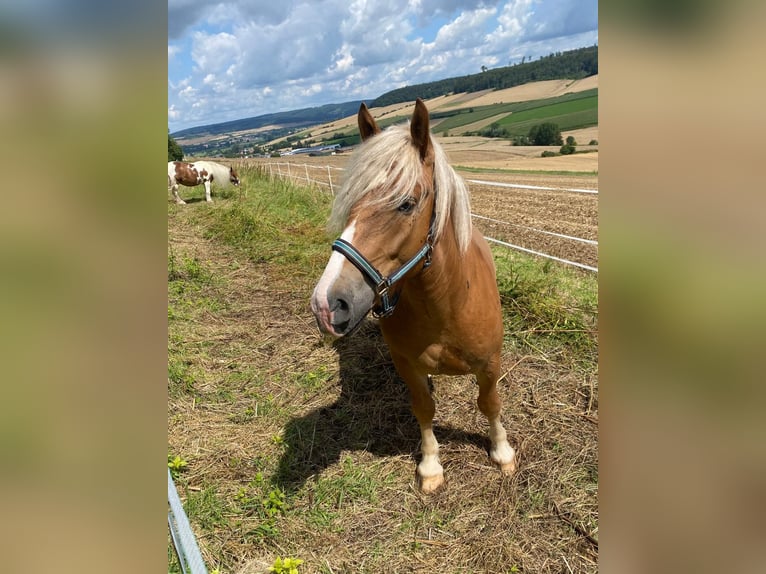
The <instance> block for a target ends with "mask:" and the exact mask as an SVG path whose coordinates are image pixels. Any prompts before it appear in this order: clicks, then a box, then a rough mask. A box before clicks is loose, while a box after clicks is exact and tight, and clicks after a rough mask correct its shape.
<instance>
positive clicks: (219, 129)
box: [172, 100, 362, 138]
mask: <svg viewBox="0 0 766 574" xmlns="http://www.w3.org/2000/svg"><path fill="white" fill-rule="evenodd" d="M361 103H362V102H361V100H356V101H353V102H343V103H341V104H326V105H324V106H318V107H314V108H302V109H300V110H292V111H289V112H276V113H273V114H264V115H262V116H255V117H252V118H244V119H241V120H232V121H230V122H224V123H220V124H210V125H206V126H199V127H194V128H187V129H185V130H179V131H177V132H173V134H172V135H173V136H174V137H187V138H189V137H195V136H203V135H214V134H223V133H230V132H237V131H245V130H253V129H257V128H262V127H264V126H268V125H270V124H278V125H282V126H290V127H293V128H300V127H304V126H310V125H315V124H323V123H328V122H334V121H335V120H339V119H341V118H345V117H348V116H350V115H353V114H355V113H356V112H358V111H359V104H361Z"/></svg>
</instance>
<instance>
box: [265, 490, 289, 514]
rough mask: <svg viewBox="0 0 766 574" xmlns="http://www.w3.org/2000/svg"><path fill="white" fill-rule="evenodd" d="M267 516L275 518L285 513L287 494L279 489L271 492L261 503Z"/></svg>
mask: <svg viewBox="0 0 766 574" xmlns="http://www.w3.org/2000/svg"><path fill="white" fill-rule="evenodd" d="M261 504H262V505H263V510H264V512H265V513H266V516H268V517H269V518H273V517H274V516H277V515H278V514H283V513H284V511H285V493H284V492H282V490H281V489H280V488H279V487H276V488H274V489H273V490H271V491H269V494H268V495H267V496H266V497H265V498H264V499H263V500H262V501H261Z"/></svg>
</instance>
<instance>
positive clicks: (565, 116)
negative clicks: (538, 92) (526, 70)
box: [432, 88, 598, 134]
mask: <svg viewBox="0 0 766 574" xmlns="http://www.w3.org/2000/svg"><path fill="white" fill-rule="evenodd" d="M503 113H505V114H509V115H508V116H506V117H505V118H503V119H502V120H500V122H499V123H500V124H501V125H502V126H504V127H506V128H508V129H509V131H510V130H513V131H514V133H515V130H516V129H517V128H518V127H519V125H521V124H524V125H528V124H527V123H524V122H531V125H534V124H535V123H540V122H543V121H553V122H555V123H558V124H559V127H560V128H561V129H562V130H565V129H577V128H581V127H588V126H592V125H597V124H598V89H597V88H594V89H592V90H586V91H583V92H577V93H573V94H565V95H563V96H558V97H555V98H545V99H542V100H531V101H526V102H514V103H507V104H493V105H491V106H481V107H477V108H470V107H469V108H461V109H459V110H454V112H453V113H449V114H440V113H438V112H437V113H434V114H432V118H433V119H434V128H433V129H434V132H437V133H439V132H443V131H453V132H459V131H460V128H461V127H463V126H466V125H469V124H472V123H475V122H479V121H481V120H486V119H489V118H491V117H494V116H497V115H499V114H503ZM445 116H446V117H445ZM440 117H445V119H443V120H439V118H440ZM516 118H518V119H516ZM565 126H566V127H565ZM530 127H531V126H530ZM528 132H529V127H527V128H526V131H524V132H523V133H524V134H527V133H528ZM519 133H521V132H519Z"/></svg>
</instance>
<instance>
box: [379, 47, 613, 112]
mask: <svg viewBox="0 0 766 574" xmlns="http://www.w3.org/2000/svg"><path fill="white" fill-rule="evenodd" d="M481 69H482V71H481V72H480V73H477V74H471V75H468V76H460V77H455V78H447V79H445V80H438V81H435V82H428V83H425V84H416V85H414V86H404V87H403V88H398V89H396V90H392V91H390V92H386V93H385V94H383V95H382V96H379V97H378V98H376V99H375V100H373V101H372V103H371V104H370V107H378V106H389V105H391V104H398V103H401V102H409V101H412V100H414V99H415V98H423V99H428V98H435V97H438V96H445V95H447V94H450V93H455V94H458V93H461V92H478V91H481V90H489V89H493V90H502V89H505V88H512V87H514V86H520V85H522V84H526V83H528V82H539V81H542V80H558V79H565V78H567V79H574V80H576V79H580V78H586V77H588V76H593V75H595V74H598V45H596V46H589V47H587V48H577V49H575V50H568V51H566V52H556V53H552V54H550V55H548V56H542V57H541V58H540V59H539V60H535V61H530V62H526V63H523V64H516V65H514V66H505V67H502V68H493V69H489V68H487V67H486V66H482V67H481Z"/></svg>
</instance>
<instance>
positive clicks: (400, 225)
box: [311, 99, 516, 493]
mask: <svg viewBox="0 0 766 574" xmlns="http://www.w3.org/2000/svg"><path fill="white" fill-rule="evenodd" d="M357 119H358V124H359V132H360V134H361V137H362V144H361V146H360V147H359V148H358V150H357V151H356V152H355V154H354V155H353V156H352V158H351V159H350V160H349V166H348V168H347V175H346V179H345V181H344V183H343V186H342V188H341V190H340V191H339V192H338V194H337V195H336V197H335V201H334V203H333V207H332V212H331V214H330V221H329V224H328V228H329V229H330V230H332V231H334V232H336V233H337V232H340V231H341V229H342V233H341V235H340V238H339V239H337V240H336V241H335V242H334V243H333V245H332V250H333V253H332V255H331V256H330V260H329V262H328V263H327V267H326V268H325V270H324V273H323V274H322V277H321V278H320V279H319V282H318V283H317V285H316V288H315V289H314V293H313V295H312V297H311V308H312V311H313V312H314V315H315V317H316V320H317V324H318V326H319V329H320V330H321V331H322V332H323V333H325V334H326V335H330V336H332V337H341V336H344V335H348V334H349V333H351V332H352V331H354V330H355V328H356V327H358V326H359V325H360V324H361V322H362V320H363V319H364V318H365V316H366V315H367V313H368V311H370V310H372V312H373V315H374V316H376V317H377V318H379V320H380V329H381V332H382V334H383V338H384V340H385V341H386V344H387V345H388V348H389V350H390V352H391V358H392V360H393V362H394V366H395V367H396V370H397V372H398V373H399V375H400V376H401V378H402V379H403V380H404V382H405V383H406V384H407V387H408V388H409V392H410V399H411V404H412V410H413V412H414V414H415V417H416V418H417V420H418V423H419V425H420V433H421V451H422V460H421V462H420V463H419V464H418V466H417V475H418V478H419V483H420V488H421V490H422V491H423V492H426V493H427V492H432V491H434V490H436V489H437V488H439V487H440V486H441V485H442V484H443V482H444V472H443V469H442V466H441V464H440V463H439V444H438V442H437V441H436V437H435V436H434V433H433V417H434V412H435V405H434V401H433V399H432V397H431V394H430V392H429V377H430V375H431V374H445V375H462V374H468V373H473V374H474V375H475V376H476V379H477V381H478V386H479V396H478V400H477V403H478V407H479V410H480V411H481V412H482V413H483V414H484V415H485V416H486V417H487V419H488V421H489V438H490V441H491V443H492V444H491V448H490V452H489V454H490V458H491V459H492V460H493V461H494V462H495V463H496V464H497V465H498V466H499V467H500V469H501V470H502V471H503V472H504V473H506V474H511V473H512V472H513V471H514V470H515V467H516V462H515V452H514V450H513V448H512V447H511V445H510V444H509V443H508V439H507V435H506V431H505V428H503V425H502V423H501V421H500V412H501V409H502V404H501V401H500V397H499V395H498V393H497V381H498V379H499V377H500V353H501V348H502V344H503V321H502V313H501V308H500V296H499V293H498V289H497V282H496V278H495V266H494V261H493V259H492V253H491V251H490V249H489V246H488V244H487V242H486V241H485V240H484V238H483V237H482V236H481V235H480V234H479V232H478V231H477V230H475V229H473V227H472V224H471V211H470V200H469V195H468V189H467V188H466V186H465V183H464V182H463V180H462V179H461V178H460V177H459V176H458V175H457V174H456V173H455V171H454V170H453V169H452V167H450V165H449V164H448V163H447V157H446V154H445V153H444V151H443V150H442V148H441V146H440V145H439V144H438V143H437V142H436V141H434V140H433V139H432V138H431V135H430V131H429V119H428V110H427V109H426V106H425V104H424V103H423V102H422V100H420V99H418V100H417V102H416V104H415V110H414V113H413V116H412V119H411V121H410V124H409V127H408V126H406V125H399V126H392V127H390V128H388V129H386V130H385V131H381V129H380V128H379V127H378V125H377V124H376V122H375V120H374V119H373V117H372V115H371V114H370V112H369V111H368V109H367V107H366V106H365V105H364V104H362V105H361V106H360V109H359V114H358V117H357Z"/></svg>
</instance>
